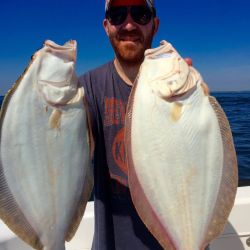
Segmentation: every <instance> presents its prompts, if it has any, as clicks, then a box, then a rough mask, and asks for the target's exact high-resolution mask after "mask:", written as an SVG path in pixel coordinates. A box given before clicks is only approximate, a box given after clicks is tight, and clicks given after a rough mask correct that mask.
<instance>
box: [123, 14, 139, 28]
mask: <svg viewBox="0 0 250 250" xmlns="http://www.w3.org/2000/svg"><path fill="white" fill-rule="evenodd" d="M122 26H123V29H126V30H127V31H132V30H135V29H137V28H136V25H135V22H134V20H133V18H132V17H131V15H130V13H128V15H127V18H126V20H125V21H124V22H123V24H122Z"/></svg>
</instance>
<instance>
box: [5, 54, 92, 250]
mask: <svg viewBox="0 0 250 250" xmlns="http://www.w3.org/2000/svg"><path fill="white" fill-rule="evenodd" d="M59 53H60V51H59ZM40 54H41V55H40ZM40 54H38V55H37V58H35V59H34V61H33V62H32V64H31V66H30V67H29V69H28V71H27V72H26V73H25V74H24V76H23V78H22V80H21V83H20V84H19V86H18V87H17V89H16V90H15V92H14V93H13V95H12V96H11V98H10V100H9V103H8V106H7V110H6V112H5V114H4V120H3V122H2V128H1V165H2V168H3V173H4V176H5V181H6V183H7V185H8V187H9V190H10V193H11V194H12V196H13V198H14V200H15V202H16V204H17V205H18V207H19V209H20V210H21V212H22V213H23V215H24V217H25V218H26V220H27V221H28V223H29V225H30V226H31V227H32V229H33V230H34V231H35V233H36V236H37V237H38V238H39V240H40V243H41V244H42V246H44V247H45V248H44V249H53V250H57V249H58V250H59V249H60V250H62V249H64V241H65V238H66V237H68V236H67V235H68V234H69V230H72V229H70V228H69V227H70V225H71V224H72V221H73V220H75V218H74V216H76V214H77V213H78V210H79V207H80V205H81V202H85V203H86V202H87V199H88V197H83V189H84V188H85V189H88V192H87V194H85V196H88V195H89V192H90V191H91V185H92V184H91V179H89V178H90V175H91V174H90V165H91V164H90V149H89V134H88V128H87V116H86V111H85V107H84V103H83V89H80V88H79V89H78V88H75V92H74V91H72V93H74V94H72V97H71V98H69V101H66V103H63V104H62V103H58V107H56V108H55V106H51V105H49V104H48V102H46V100H45V98H44V95H46V94H48V92H49V91H50V89H51V88H50V86H48V87H45V90H44V89H42V88H41V87H39V86H38V85H39V80H41V81H40V82H42V80H43V79H44V78H43V79H39V77H40V78H41V74H42V75H43V77H45V80H46V77H47V75H46V74H45V76H44V72H42V73H41V69H40V67H41V64H42V63H41V62H40V60H42V59H44V58H45V60H46V55H45V56H43V54H42V53H41V52H40ZM47 57H48V56H47ZM41 58H42V59H41ZM49 60H50V59H49ZM63 61H65V58H63V60H62V59H60V58H59V59H58V58H56V57H54V56H53V55H52V60H50V61H49V63H50V62H52V64H53V63H56V65H55V64H54V67H60V63H62V62H63ZM45 62H46V61H45ZM63 63H64V62H63ZM69 63H70V62H69ZM58 65H59V66H58ZM50 66H51V65H50ZM52 67H53V66H52ZM67 67H68V65H66V66H65V69H66V68H67ZM70 68H72V66H70ZM43 69H44V68H43ZM45 70H48V69H45ZM39 71H40V73H39ZM71 71H72V70H71ZM71 71H69V72H71ZM39 74H40V76H39ZM48 74H49V73H48ZM53 74H54V73H53V72H52V77H50V78H49V79H50V80H51V81H52V83H53V81H54V82H55V83H56V85H58V86H57V87H58V91H56V92H55V94H56V97H55V98H56V99H55V100H63V98H61V99H60V97H63V96H64V90H62V89H61V88H60V80H62V82H63V80H65V79H60V76H59V77H58V76H56V74H54V76H53ZM61 76H62V77H64V76H63V74H62V75H61ZM65 76H67V77H69V80H70V79H71V76H72V73H71V74H69V73H68V72H66V73H65ZM55 79H56V81H55ZM70 81H71V80H70ZM70 81H69V83H68V84H71V85H73V83H72V82H70ZM45 82H46V81H45ZM58 82H59V84H58ZM41 84H43V82H42V83H41ZM64 85H65V86H67V81H66V83H64ZM65 86H64V88H65ZM52 88H54V87H53V86H52ZM47 90H48V92H46V91H47ZM53 91H54V89H52V92H50V93H49V94H48V95H47V97H48V98H51V97H52V96H53ZM67 91H68V90H67ZM44 92H45V93H44ZM68 92H70V91H68ZM70 94H71V93H70ZM67 98H68V97H67ZM55 100H52V101H53V102H54V101H55ZM53 123H55V124H54V125H53ZM83 199H84V201H82V200H83ZM81 206H82V205H81ZM83 206H84V205H83ZM83 209H84V208H83ZM10 213H11V211H10ZM1 217H4V218H5V215H2V214H1ZM4 218H3V219H4ZM75 223H79V219H77V221H76V222H75ZM17 224H18V222H17ZM10 227H13V228H15V225H11V223H10ZM17 233H18V234H20V235H21V236H22V235H23V233H22V232H20V233H19V230H17ZM70 237H71V236H70ZM22 238H23V239H24V240H26V241H27V242H29V239H27V238H29V235H23V237H22ZM29 243H30V242H29ZM33 247H34V246H33Z"/></svg>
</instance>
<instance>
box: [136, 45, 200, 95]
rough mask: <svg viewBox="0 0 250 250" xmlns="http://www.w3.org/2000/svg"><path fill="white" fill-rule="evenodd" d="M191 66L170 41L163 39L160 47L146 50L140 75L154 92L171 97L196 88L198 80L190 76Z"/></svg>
mask: <svg viewBox="0 0 250 250" xmlns="http://www.w3.org/2000/svg"><path fill="white" fill-rule="evenodd" d="M191 68H192V67H191V66H189V65H188V64H187V63H186V61H185V60H184V59H183V58H182V57H181V56H180V55H179V54H178V52H177V51H176V50H175V49H174V48H173V46H172V45H171V44H170V43H168V42H166V41H162V42H161V46H160V47H158V48H155V49H149V50H147V51H146V52H145V60H144V62H143V64H142V66H141V69H140V75H142V76H143V81H144V82H147V83H148V85H150V88H151V90H152V92H153V93H155V94H156V95H157V96H158V97H160V98H163V99H169V98H171V97H174V96H179V95H183V94H185V93H186V92H187V91H189V90H190V89H192V88H194V86H195V85H196V83H197V82H196V81H195V80H194V79H193V78H192V77H191V78H190V74H192V72H193V71H192V69H191ZM145 80H146V81H145Z"/></svg>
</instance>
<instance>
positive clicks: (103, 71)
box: [79, 61, 113, 82]
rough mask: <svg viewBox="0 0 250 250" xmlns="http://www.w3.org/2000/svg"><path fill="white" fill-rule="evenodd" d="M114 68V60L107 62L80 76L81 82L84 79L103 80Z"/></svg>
mask: <svg viewBox="0 0 250 250" xmlns="http://www.w3.org/2000/svg"><path fill="white" fill-rule="evenodd" d="M112 70H113V62H112V61H110V62H107V63H105V64H103V65H101V66H99V67H97V68H95V69H91V70H89V71H87V72H86V73H84V74H82V75H81V76H80V77H79V80H80V82H82V81H91V82H92V81H98V80H103V79H104V77H105V78H106V76H107V75H108V74H111V73H112Z"/></svg>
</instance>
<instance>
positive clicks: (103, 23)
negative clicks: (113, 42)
mask: <svg viewBox="0 0 250 250" xmlns="http://www.w3.org/2000/svg"><path fill="white" fill-rule="evenodd" d="M102 25H103V28H104V30H105V32H106V34H107V36H109V28H108V20H107V19H104V20H103V22H102Z"/></svg>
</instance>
